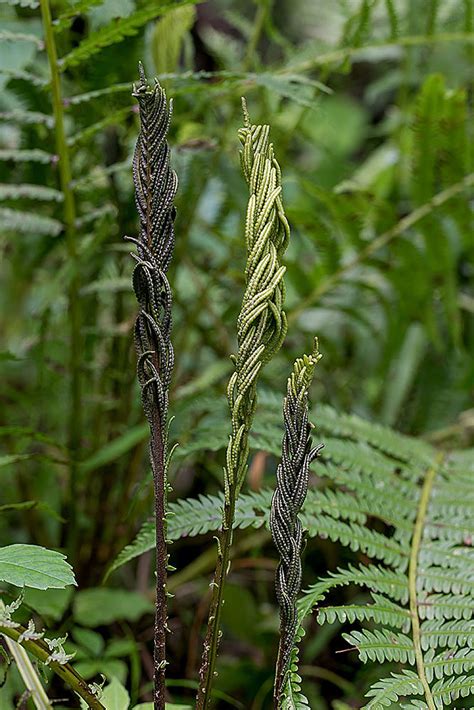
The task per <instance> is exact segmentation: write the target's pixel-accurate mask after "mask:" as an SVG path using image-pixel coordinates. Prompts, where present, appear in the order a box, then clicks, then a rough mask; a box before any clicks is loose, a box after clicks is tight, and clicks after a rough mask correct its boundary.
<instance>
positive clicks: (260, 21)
mask: <svg viewBox="0 0 474 710" xmlns="http://www.w3.org/2000/svg"><path fill="white" fill-rule="evenodd" d="M266 17H267V0H260V1H259V3H258V9H257V13H256V15H255V19H254V21H253V32H252V34H251V35H250V39H249V42H248V44H247V49H246V51H245V58H244V61H243V68H244V70H246V71H248V70H249V69H250V68H251V66H252V65H253V64H254V61H253V58H254V54H255V52H256V51H257V48H258V43H259V41H260V37H261V35H262V31H263V27H264V24H265V20H266Z"/></svg>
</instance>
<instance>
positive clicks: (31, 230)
mask: <svg viewBox="0 0 474 710" xmlns="http://www.w3.org/2000/svg"><path fill="white" fill-rule="evenodd" d="M0 219H1V221H2V227H3V229H4V230H6V231H13V232H20V233H21V234H47V235H48V234H49V235H50V236H52V237H57V235H58V234H59V233H60V232H61V231H62V229H63V225H62V224H61V222H58V220H57V219H52V218H51V217H44V216H42V215H39V214H35V213H34V212H23V211H22V210H12V209H9V208H8V207H0Z"/></svg>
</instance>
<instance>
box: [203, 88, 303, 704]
mask: <svg viewBox="0 0 474 710" xmlns="http://www.w3.org/2000/svg"><path fill="white" fill-rule="evenodd" d="M243 110H244V127H243V128H242V129H241V130H240V131H239V138H240V141H241V143H242V146H243V148H242V151H241V164H242V170H243V173H244V176H245V179H246V181H247V183H248V186H249V192H250V197H249V202H248V208H247V218H246V224H245V237H246V243H247V266H246V270H245V276H246V289H245V293H244V297H243V302H242V308H241V311H240V315H239V318H238V321H237V342H238V353H237V355H236V356H233V358H232V359H233V362H234V365H235V370H234V373H233V374H232V377H231V378H230V381H229V385H228V388H227V396H228V400H229V407H230V413H231V419H232V431H231V435H230V438H229V444H228V447H227V454H226V467H225V471H224V493H225V496H224V498H225V500H224V512H223V525H222V529H221V532H220V536H219V544H218V560H217V566H216V572H215V576H214V582H213V584H212V588H213V596H212V600H211V607H210V612H209V621H208V626H207V633H206V638H205V642H204V653H203V658H202V664H201V669H200V673H199V676H200V682H199V690H198V696H197V705H196V708H197V710H202V709H203V708H206V707H208V705H209V702H210V690H211V686H212V680H213V676H214V667H215V662H216V656H217V647H218V641H219V618H220V609H221V606H222V598H223V591H224V586H225V579H226V576H227V572H228V566H229V551H230V547H231V545H232V528H233V526H234V516H235V503H236V499H237V496H238V494H239V491H240V488H241V486H242V483H243V481H244V479H245V474H246V471H247V463H248V455H249V443H248V436H249V431H250V428H251V426H252V421H253V417H254V413H255V407H256V402H257V378H258V375H259V372H260V370H261V368H262V366H263V365H264V364H265V363H266V362H268V360H270V359H271V357H272V356H273V355H274V354H275V353H276V352H277V351H278V349H279V348H280V346H281V344H282V342H283V339H284V337H285V335H286V330H287V323H286V316H285V313H284V311H283V301H284V296H285V288H284V283H283V274H284V273H285V267H284V266H282V265H281V258H282V256H283V253H284V251H285V249H286V247H287V244H288V240H289V236H290V229H289V225H288V222H287V219H286V217H285V214H284V211H283V204H282V199H281V172H280V167H279V165H278V163H277V161H276V160H275V157H274V153H273V146H272V144H271V143H270V141H269V134H270V127H269V126H255V125H252V124H251V123H250V120H249V115H248V112H247V108H246V105H245V102H243Z"/></svg>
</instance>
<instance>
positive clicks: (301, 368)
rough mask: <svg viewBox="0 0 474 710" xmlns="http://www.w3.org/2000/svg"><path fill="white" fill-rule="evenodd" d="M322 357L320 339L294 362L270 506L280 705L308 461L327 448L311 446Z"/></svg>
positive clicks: (292, 633) (294, 619)
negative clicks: (311, 396)
mask: <svg viewBox="0 0 474 710" xmlns="http://www.w3.org/2000/svg"><path fill="white" fill-rule="evenodd" d="M320 359H321V355H320V354H319V352H318V342H317V340H315V344H314V350H313V352H312V354H311V355H303V357H302V358H298V359H297V360H296V362H295V364H294V367H293V372H292V374H291V376H290V377H289V378H288V385H287V395H286V397H285V401H284V404H283V420H284V427H285V431H284V435H283V442H282V455H281V462H280V464H279V466H278V468H277V474H276V475H277V485H276V489H275V493H274V495H273V500H272V506H271V512H270V530H271V533H272V537H273V540H274V542H275V545H276V548H277V550H278V553H279V555H280V563H279V565H278V569H277V573H276V579H275V588H276V595H277V599H278V604H279V607H280V645H279V649H278V659H277V666H276V672H275V688H274V700H275V708H281V706H282V700H283V693H284V689H285V681H286V676H287V673H288V669H289V664H290V659H291V652H292V649H293V646H294V645H295V640H296V630H297V623H298V614H297V609H296V600H297V597H298V593H299V591H300V586H301V552H302V546H303V527H302V525H301V521H300V519H299V513H300V511H301V508H302V505H303V503H304V501H305V498H306V494H307V491H308V477H309V467H310V464H311V462H312V461H313V460H314V459H315V458H316V457H317V455H318V453H319V452H320V450H321V449H322V444H320V445H319V446H316V447H314V448H312V446H311V425H310V423H309V421H308V389H309V387H310V385H311V381H312V379H313V374H314V368H315V366H316V364H317V362H318V361H319V360H320Z"/></svg>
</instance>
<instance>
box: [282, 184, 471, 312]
mask: <svg viewBox="0 0 474 710" xmlns="http://www.w3.org/2000/svg"><path fill="white" fill-rule="evenodd" d="M472 185H474V173H470V174H469V175H466V177H465V178H464V179H463V180H460V181H459V182H457V183H455V184H454V185H451V186H450V187H447V188H446V190H442V191H441V192H438V193H437V194H436V195H434V197H432V198H431V200H429V201H428V202H425V204H423V205H420V207H417V208H416V209H415V210H413V212H410V214H408V215H406V217H403V218H402V219H401V220H400V221H399V222H397V223H396V224H395V225H394V226H393V227H391V228H390V229H388V230H387V231H386V232H384V233H383V234H381V235H380V236H378V237H376V238H375V239H374V240H373V241H371V242H370V244H369V245H368V246H366V247H365V249H362V250H361V251H360V252H359V253H358V254H357V256H356V257H354V259H352V260H351V261H348V262H347V263H346V264H344V266H341V268H340V269H338V270H337V271H335V272H334V273H333V274H331V275H330V276H328V277H327V278H326V279H325V280H324V281H322V283H320V285H319V286H318V287H317V288H315V289H314V291H312V292H311V293H310V294H309V295H308V296H306V297H305V298H303V299H302V300H301V301H300V302H299V303H298V305H297V306H296V308H293V310H292V311H291V313H289V314H288V320H289V321H292V320H294V319H295V318H296V317H297V316H298V315H299V314H300V313H302V312H303V311H304V310H306V308H309V307H310V306H311V305H312V304H313V303H317V302H318V300H319V298H320V297H321V296H322V295H324V294H325V293H327V292H328V291H330V290H332V289H333V288H334V286H336V285H337V284H338V283H339V281H340V279H341V277H342V276H345V274H347V272H349V271H352V270H353V269H354V268H355V267H356V266H358V265H359V264H361V263H362V262H364V261H365V260H366V259H368V258H369V257H370V256H372V254H374V253H375V252H377V251H378V250H379V249H382V247H384V246H386V245H387V244H389V243H390V242H391V241H392V240H393V239H395V238H396V237H399V236H400V235H401V234H403V232H406V230H407V229H410V227H413V225H414V224H416V223H417V222H419V221H420V220H421V219H423V218H424V217H426V216H427V215H429V214H431V213H432V212H433V211H434V210H435V209H437V208H438V207H441V206H442V205H444V203H445V202H448V200H451V199H453V197H456V196H457V195H459V194H460V193H462V192H464V191H465V190H468V189H469V188H470V187H472Z"/></svg>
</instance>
